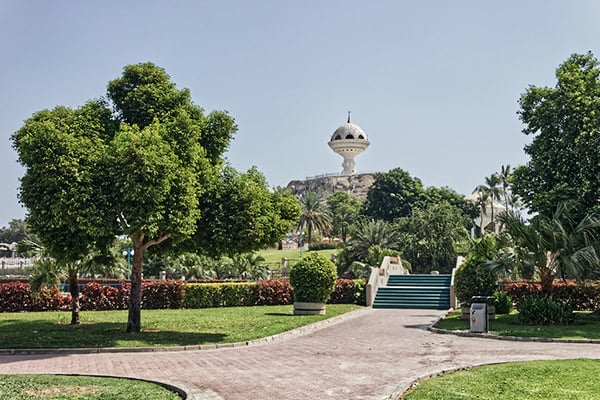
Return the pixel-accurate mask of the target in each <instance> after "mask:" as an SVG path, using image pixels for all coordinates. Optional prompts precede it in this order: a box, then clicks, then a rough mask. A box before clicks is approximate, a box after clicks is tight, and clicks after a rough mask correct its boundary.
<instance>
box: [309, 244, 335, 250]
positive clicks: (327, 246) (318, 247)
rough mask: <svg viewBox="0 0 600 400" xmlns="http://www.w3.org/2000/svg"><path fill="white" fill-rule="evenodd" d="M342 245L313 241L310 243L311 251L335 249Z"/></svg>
mask: <svg viewBox="0 0 600 400" xmlns="http://www.w3.org/2000/svg"><path fill="white" fill-rule="evenodd" d="M339 247H340V245H339V244H337V243H311V244H309V245H308V250H309V251H318V250H333V249H337V248H339Z"/></svg>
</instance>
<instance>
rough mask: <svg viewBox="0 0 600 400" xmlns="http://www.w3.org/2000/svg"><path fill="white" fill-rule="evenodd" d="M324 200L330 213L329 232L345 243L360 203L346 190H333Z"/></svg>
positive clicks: (358, 212) (356, 217) (357, 215)
mask: <svg viewBox="0 0 600 400" xmlns="http://www.w3.org/2000/svg"><path fill="white" fill-rule="evenodd" d="M326 201H327V207H328V208H329V214H330V215H331V225H332V229H331V233H332V234H333V235H339V236H340V237H341V239H342V242H344V243H346V238H347V237H348V231H349V229H350V227H351V226H352V225H353V224H354V223H355V222H356V221H357V220H358V217H359V214H360V209H361V206H362V203H361V202H360V200H358V198H356V197H355V196H352V195H350V194H348V193H346V192H335V193H333V194H332V195H330V196H329V197H327V200H326Z"/></svg>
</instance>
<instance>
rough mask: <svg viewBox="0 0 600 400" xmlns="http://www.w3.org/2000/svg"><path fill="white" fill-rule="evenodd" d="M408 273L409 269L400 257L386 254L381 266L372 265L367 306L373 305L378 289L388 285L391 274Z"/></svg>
mask: <svg viewBox="0 0 600 400" xmlns="http://www.w3.org/2000/svg"><path fill="white" fill-rule="evenodd" d="M396 274H402V275H407V274H408V270H407V269H406V268H404V267H403V266H402V261H401V260H400V259H399V258H398V257H390V256H385V257H384V258H383V261H382V262H381V266H380V267H379V268H375V267H371V275H370V276H369V281H368V282H367V288H366V291H367V307H371V306H372V305H373V301H374V300H375V295H376V294H377V289H378V288H380V287H383V286H387V282H388V278H389V276H390V275H396Z"/></svg>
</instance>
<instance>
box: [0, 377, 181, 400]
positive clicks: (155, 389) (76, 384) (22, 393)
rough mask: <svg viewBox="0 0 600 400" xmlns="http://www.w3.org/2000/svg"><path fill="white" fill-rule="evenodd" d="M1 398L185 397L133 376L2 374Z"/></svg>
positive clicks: (170, 399) (160, 399)
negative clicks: (120, 377)
mask: <svg viewBox="0 0 600 400" xmlns="http://www.w3.org/2000/svg"><path fill="white" fill-rule="evenodd" d="M0 399H11V400H31V399H80V400H84V399H85V400H101V399H114V400H138V399H144V400H175V399H180V400H181V397H180V396H179V395H178V394H176V393H174V392H171V391H170V390H168V389H165V388H164V387H162V386H159V385H155V384H153V383H149V382H143V381H136V380H131V379H118V378H98V377H90V376H65V375H0Z"/></svg>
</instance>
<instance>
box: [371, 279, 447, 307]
mask: <svg viewBox="0 0 600 400" xmlns="http://www.w3.org/2000/svg"><path fill="white" fill-rule="evenodd" d="M451 278H452V277H451V275H418V274H417V275H390V276H389V278H388V282H387V286H383V287H380V288H379V289H378V290H377V295H376V296H375V300H374V302H373V308H423V309H435V310H446V309H448V308H450V281H451Z"/></svg>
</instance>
